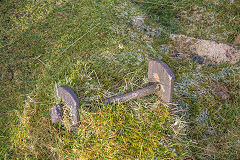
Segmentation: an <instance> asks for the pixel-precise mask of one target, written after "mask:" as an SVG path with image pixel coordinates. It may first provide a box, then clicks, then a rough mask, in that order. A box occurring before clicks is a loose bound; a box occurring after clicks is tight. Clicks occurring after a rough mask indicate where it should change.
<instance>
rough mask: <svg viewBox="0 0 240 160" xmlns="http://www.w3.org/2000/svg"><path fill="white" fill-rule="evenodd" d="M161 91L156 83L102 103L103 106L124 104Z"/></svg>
mask: <svg viewBox="0 0 240 160" xmlns="http://www.w3.org/2000/svg"><path fill="white" fill-rule="evenodd" d="M158 89H159V85H158V84H157V83H154V84H152V85H150V86H148V87H145V88H142V89H139V90H136V91H133V92H130V93H127V94H124V95H120V96H116V97H112V98H109V99H106V100H104V101H102V102H100V103H103V104H107V103H118V102H124V101H128V100H132V99H137V98H141V97H144V96H147V95H150V94H152V93H154V92H156V90H158Z"/></svg>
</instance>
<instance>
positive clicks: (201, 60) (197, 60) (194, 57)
mask: <svg viewBox="0 0 240 160" xmlns="http://www.w3.org/2000/svg"><path fill="white" fill-rule="evenodd" d="M192 59H193V61H194V62H196V63H198V64H203V62H204V59H203V58H202V57H200V56H198V55H197V54H193V55H192Z"/></svg>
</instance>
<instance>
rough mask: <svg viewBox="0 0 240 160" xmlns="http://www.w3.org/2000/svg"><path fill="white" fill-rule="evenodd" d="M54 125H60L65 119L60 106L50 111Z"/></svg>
mask: <svg viewBox="0 0 240 160" xmlns="http://www.w3.org/2000/svg"><path fill="white" fill-rule="evenodd" d="M50 115H51V119H52V123H59V122H60V121H61V120H62V119H63V109H62V107H61V105H60V104H57V105H55V106H53V107H52V108H51V110H50Z"/></svg>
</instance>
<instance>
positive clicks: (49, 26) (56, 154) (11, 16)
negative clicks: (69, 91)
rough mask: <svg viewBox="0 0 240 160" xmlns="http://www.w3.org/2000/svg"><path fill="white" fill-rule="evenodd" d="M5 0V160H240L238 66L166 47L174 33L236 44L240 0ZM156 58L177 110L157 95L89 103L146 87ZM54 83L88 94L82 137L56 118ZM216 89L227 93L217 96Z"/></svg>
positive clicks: (1, 44) (1, 36) (0, 37)
mask: <svg viewBox="0 0 240 160" xmlns="http://www.w3.org/2000/svg"><path fill="white" fill-rule="evenodd" d="M0 3H1V5H0V13H1V14H0V15H1V16H0V20H1V25H0V28H1V29H0V51H1V52H0V54H1V59H0V61H1V68H0V69H1V82H0V84H1V86H0V87H1V95H2V96H1V97H0V103H1V104H0V105H1V112H0V113H1V121H0V123H1V131H0V133H1V134H0V142H1V158H5V159H16V158H19V159H90V158H92V159H94V158H99V159H107V158H118V159H150V158H156V159H182V158H187V157H191V158H193V159H239V158H240V157H239V154H240V151H239V146H240V139H239V137H240V129H239V123H240V121H239V116H238V115H239V107H240V104H239V101H240V96H239V90H240V82H239V79H240V77H239V75H240V67H239V63H238V64H235V65H228V64H222V65H218V66H199V65H198V64H196V63H195V62H193V61H192V60H191V59H180V60H179V59H177V58H176V57H174V56H173V55H174V51H173V50H172V49H171V48H169V47H168V45H167V44H170V43H171V42H169V40H168V35H169V34H172V33H182V34H186V35H190V36H195V37H198V38H204V39H212V40H217V41H220V42H225V43H231V42H232V40H233V37H234V36H235V35H236V34H237V32H238V31H239V29H240V28H239V14H240V13H239V3H238V2H236V3H235V4H230V3H227V1H219V2H218V1H190V0H188V1H184V2H175V1H161V2H160V1H156V0H155V1H153V0H152V1H147V3H146V1H145V2H144V1H137V2H136V1H134V2H132V3H131V2H128V1H126V2H125V1H111V0H109V1H97V0H96V1H86V0H85V1H80V2H78V1H68V0H67V1H62V0H58V1H51V0H48V1H27V0H25V1H14V0H11V1H4V0H2V1H0ZM206 4H208V5H206ZM138 17H143V18H145V23H144V25H142V26H138V25H137V24H136V19H138ZM206 19H207V20H208V21H205V20H206ZM155 31H156V32H155ZM153 33H154V34H153ZM155 33H156V34H155ZM152 58H159V59H162V60H163V61H165V62H166V63H167V64H169V66H170V68H171V69H172V70H173V72H174V73H175V75H176V84H175V93H174V103H175V104H176V105H175V106H176V113H175V114H174V115H170V113H169V111H168V109H167V105H166V104H162V103H161V102H160V101H159V100H158V98H157V96H155V95H152V96H149V97H146V98H143V99H141V100H135V101H131V102H127V103H124V104H120V105H112V106H111V105H108V106H105V107H103V108H102V109H100V110H99V109H95V110H91V111H89V110H88V109H87V108H85V107H84V106H86V105H91V106H92V107H93V108H95V107H94V106H95V105H94V104H95V103H96V102H97V101H98V100H102V99H105V98H107V97H111V96H113V95H118V94H121V93H126V92H128V91H132V90H134V89H137V88H141V87H143V86H145V85H146V83H147V77H146V75H147V63H148V60H149V59H152ZM55 85H58V86H59V85H68V86H70V87H71V88H73V89H74V91H75V92H76V93H77V95H78V97H79V99H80V103H81V105H82V106H81V110H80V112H81V119H82V123H81V126H80V130H79V132H78V134H76V135H73V134H71V133H70V132H69V130H68V129H65V128H63V127H62V126H61V125H52V124H51V121H50V115H49V109H50V108H51V107H52V106H53V105H55V104H56V103H57V102H58V101H59V100H57V99H56V98H55V93H54V87H55ZM218 85H220V86H224V88H225V90H226V92H227V94H228V95H229V97H228V99H221V98H219V97H218V96H217V95H216V94H215V93H214V92H213V87H211V86H218Z"/></svg>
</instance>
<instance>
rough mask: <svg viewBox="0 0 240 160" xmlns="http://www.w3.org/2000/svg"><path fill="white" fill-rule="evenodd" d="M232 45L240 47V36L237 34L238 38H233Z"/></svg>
mask: <svg viewBox="0 0 240 160" xmlns="http://www.w3.org/2000/svg"><path fill="white" fill-rule="evenodd" d="M233 44H234V45H236V46H240V34H238V36H237V37H236V38H235V40H234V41H233Z"/></svg>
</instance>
